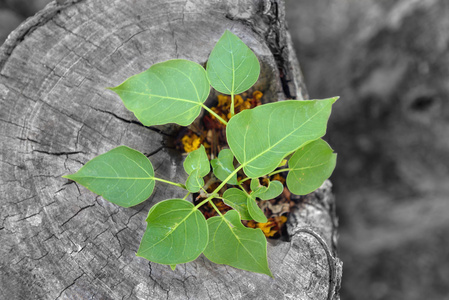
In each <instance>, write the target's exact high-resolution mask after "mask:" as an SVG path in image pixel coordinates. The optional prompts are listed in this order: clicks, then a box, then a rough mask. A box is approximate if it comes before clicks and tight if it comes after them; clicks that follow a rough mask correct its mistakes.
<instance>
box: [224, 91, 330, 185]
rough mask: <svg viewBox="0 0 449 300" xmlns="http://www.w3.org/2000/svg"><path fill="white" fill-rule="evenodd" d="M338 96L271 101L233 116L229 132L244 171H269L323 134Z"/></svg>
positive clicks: (250, 174) (258, 173)
mask: <svg viewBox="0 0 449 300" xmlns="http://www.w3.org/2000/svg"><path fill="white" fill-rule="evenodd" d="M337 99H338V97H335V98H329V99H324V100H308V101H296V100H286V101H280V102H275V103H268V104H264V105H261V106H257V107H255V108H253V109H247V110H244V111H242V112H240V113H239V114H237V115H235V116H234V117H233V118H231V119H230V121H229V123H228V126H227V127H226V136H227V140H228V144H229V147H230V148H231V150H232V153H234V156H235V158H236V159H237V160H238V162H239V163H240V164H241V165H243V171H244V172H245V174H246V175H247V176H248V177H251V178H257V177H261V176H263V175H266V174H268V173H270V172H271V171H273V170H274V169H275V168H276V167H277V166H278V165H279V164H280V163H281V161H282V159H283V158H284V157H285V156H287V155H288V154H290V153H292V152H293V151H295V150H296V149H298V148H299V147H301V146H303V145H305V144H307V143H308V142H310V141H313V140H316V139H318V138H320V137H322V136H323V135H324V134H325V133H326V125H327V120H328V118H329V115H330V113H331V108H332V104H333V103H334V102H335V101H336V100H337Z"/></svg>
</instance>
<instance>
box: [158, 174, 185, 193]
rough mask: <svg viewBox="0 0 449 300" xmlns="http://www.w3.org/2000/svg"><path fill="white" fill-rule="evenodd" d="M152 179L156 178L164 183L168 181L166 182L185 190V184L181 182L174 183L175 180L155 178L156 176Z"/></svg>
mask: <svg viewBox="0 0 449 300" xmlns="http://www.w3.org/2000/svg"><path fill="white" fill-rule="evenodd" d="M153 179H154V180H157V181H160V182H165V183H168V184H171V185H175V186H178V187H180V188H183V189H185V190H187V188H186V186H185V185H183V184H182V183H176V182H172V181H169V180H165V179H161V178H157V177H153Z"/></svg>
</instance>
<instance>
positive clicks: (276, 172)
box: [267, 168, 292, 177]
mask: <svg viewBox="0 0 449 300" xmlns="http://www.w3.org/2000/svg"><path fill="white" fill-rule="evenodd" d="M291 170H292V168H284V169H279V170H276V171H273V172H271V173H270V174H268V175H267V176H268V177H269V176H273V175H274V174H278V173H282V172H285V171H291Z"/></svg>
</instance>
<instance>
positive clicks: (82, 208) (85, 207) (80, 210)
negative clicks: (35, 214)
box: [59, 203, 95, 227]
mask: <svg viewBox="0 0 449 300" xmlns="http://www.w3.org/2000/svg"><path fill="white" fill-rule="evenodd" d="M93 206H95V203H93V204H91V205H87V206H84V207H81V208H80V209H79V210H78V211H77V212H76V213H75V214H74V215H73V216H71V217H70V218H68V219H67V220H66V221H65V222H64V223H62V224H61V225H59V226H60V227H62V226H64V225H65V224H67V223H68V222H69V221H70V220H72V219H73V218H74V217H76V216H77V215H78V214H79V213H80V212H82V211H83V210H85V209H87V208H89V207H93Z"/></svg>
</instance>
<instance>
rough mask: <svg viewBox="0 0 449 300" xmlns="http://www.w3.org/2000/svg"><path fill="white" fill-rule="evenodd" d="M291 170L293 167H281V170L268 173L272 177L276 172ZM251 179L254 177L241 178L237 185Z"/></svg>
mask: <svg viewBox="0 0 449 300" xmlns="http://www.w3.org/2000/svg"><path fill="white" fill-rule="evenodd" d="M291 170H292V169H291V168H284V169H279V170H276V171H273V172H271V173H269V174H267V176H268V177H270V176H273V175H275V174H278V173H282V172H286V171H291ZM250 179H252V178H251V177H246V178H243V179H242V180H240V181H239V182H238V183H237V185H239V186H240V185H241V184H242V183H244V182H245V181H247V180H250Z"/></svg>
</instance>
